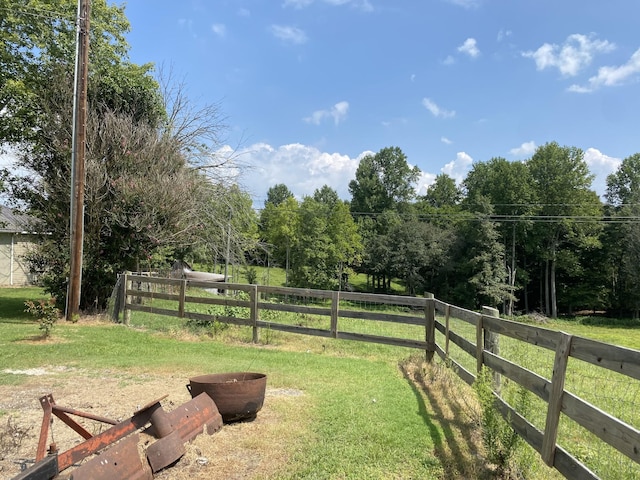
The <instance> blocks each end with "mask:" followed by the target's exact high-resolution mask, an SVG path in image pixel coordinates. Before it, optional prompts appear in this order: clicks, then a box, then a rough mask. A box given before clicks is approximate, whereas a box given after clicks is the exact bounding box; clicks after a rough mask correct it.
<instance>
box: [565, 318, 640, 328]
mask: <svg viewBox="0 0 640 480" xmlns="http://www.w3.org/2000/svg"><path fill="white" fill-rule="evenodd" d="M577 320H578V321H579V322H580V323H581V324H582V325H589V326H592V327H607V328H640V319H637V318H608V317H599V316H589V317H579V318H578V319H577Z"/></svg>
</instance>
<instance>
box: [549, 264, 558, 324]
mask: <svg viewBox="0 0 640 480" xmlns="http://www.w3.org/2000/svg"><path fill="white" fill-rule="evenodd" d="M550 267H551V268H550V272H549V296H550V297H551V298H550V302H551V318H558V304H557V300H556V260H555V255H554V258H553V259H551V265H550Z"/></svg>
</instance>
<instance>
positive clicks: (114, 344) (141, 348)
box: [0, 288, 640, 479]
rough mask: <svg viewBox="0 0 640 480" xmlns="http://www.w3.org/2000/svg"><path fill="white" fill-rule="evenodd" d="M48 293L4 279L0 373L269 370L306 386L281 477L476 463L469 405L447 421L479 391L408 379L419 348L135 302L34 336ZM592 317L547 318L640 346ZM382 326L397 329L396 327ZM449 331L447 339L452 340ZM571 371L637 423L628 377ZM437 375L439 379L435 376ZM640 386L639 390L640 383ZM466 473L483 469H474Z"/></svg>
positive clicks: (0, 376)
mask: <svg viewBox="0 0 640 480" xmlns="http://www.w3.org/2000/svg"><path fill="white" fill-rule="evenodd" d="M42 297H43V295H42V293H41V292H40V290H38V289H35V288H34V289H2V290H0V384H4V385H11V386H12V388H15V389H19V388H20V384H21V382H22V381H26V378H21V376H20V375H14V374H11V375H9V374H6V373H2V370H4V369H26V368H37V367H42V366H46V365H56V364H63V365H66V366H69V367H75V368H79V369H85V370H89V371H95V372H97V373H98V374H99V372H100V371H102V370H111V369H118V370H121V371H125V372H133V373H136V372H141V371H142V372H156V373H158V372H159V373H161V372H167V371H171V372H183V373H184V376H185V378H188V377H189V376H191V375H194V374H201V373H215V372H224V371H261V372H264V373H266V374H267V375H268V378H269V387H271V388H283V389H295V390H300V391H303V392H304V393H305V415H306V416H307V418H308V420H309V422H308V425H307V426H305V428H304V433H303V434H302V437H301V439H300V441H299V442H297V444H296V447H295V449H294V451H292V452H291V459H292V461H291V462H289V463H288V464H287V465H286V466H283V468H282V469H281V470H279V471H278V473H277V474H276V476H274V477H270V478H357V479H359V478H433V479H436V478H459V477H458V476H457V475H454V473H453V472H458V473H459V472H461V471H465V470H464V468H462V469H460V468H459V464H461V463H464V462H466V461H469V459H470V458H473V457H474V456H475V454H474V453H472V452H473V451H474V450H473V447H471V446H469V445H467V446H466V447H465V448H462V447H461V446H460V445H463V444H466V443H468V442H466V441H465V440H461V438H463V439H464V438H465V435H470V432H469V431H467V432H466V433H465V432H464V431H462V433H457V434H456V433H453V432H454V430H455V429H458V428H461V424H463V423H464V422H463V421H462V420H463V417H464V415H463V414H462V413H461V410H460V408H459V407H456V408H453V407H451V408H453V411H454V412H458V413H456V414H455V415H454V419H453V420H445V419H444V413H443V411H444V410H446V409H447V408H450V406H451V405H452V404H453V405H454V406H455V405H456V402H460V401H461V399H462V398H464V397H466V396H473V393H470V391H465V393H462V394H461V393H460V391H456V392H454V393H453V394H448V393H446V392H447V389H446V388H440V387H436V388H433V389H432V390H431V391H430V394H429V395H425V394H424V391H423V390H421V389H419V388H416V385H415V384H414V383H412V381H410V380H409V379H408V378H407V376H406V374H405V373H406V372H404V371H403V367H402V365H403V364H404V362H405V361H406V360H407V359H408V358H409V357H410V356H413V357H415V356H416V355H418V356H419V355H420V353H418V354H416V353H415V351H412V350H409V349H403V348H399V347H390V346H385V345H374V344H368V343H362V342H349V341H345V340H335V339H330V338H321V337H310V336H303V335H295V334H288V333H284V332H275V331H273V332H269V331H266V332H265V329H262V331H261V343H260V344H259V345H254V344H252V343H251V329H250V328H247V327H236V326H230V327H228V328H227V327H220V326H219V327H217V328H219V330H218V331H212V330H209V331H206V332H202V331H200V332H196V333H199V334H194V333H193V332H194V330H193V329H191V330H190V329H188V328H186V325H185V320H184V319H178V318H173V317H162V316H157V315H152V314H148V313H142V312H133V314H132V317H131V326H130V327H126V326H123V325H117V324H111V323H96V324H87V323H85V322H81V323H79V324H71V323H66V322H62V323H60V324H58V325H56V327H55V328H54V336H55V338H56V339H57V340H58V341H56V342H38V341H29V342H25V341H24V340H28V339H34V338H37V337H38V335H39V334H40V331H39V329H38V322H37V321H35V320H33V319H32V318H30V317H29V316H28V315H27V314H26V313H25V312H24V301H25V300H26V299H31V300H35V299H38V298H42ZM207 308H209V307H207ZM286 315H288V314H278V316H279V320H280V321H285V322H288V323H299V322H304V323H305V324H308V325H309V326H313V327H316V326H318V327H319V328H325V327H326V326H324V324H323V326H319V325H316V324H315V322H324V319H318V320H316V319H314V318H313V316H306V317H305V318H303V319H301V318H293V317H292V318H288V317H287V316H286ZM440 320H441V321H442V320H443V319H440ZM357 322H360V323H358V324H354V329H356V330H361V329H362V330H365V329H366V328H365V327H366V326H365V325H364V321H360V320H358V321H357ZM325 323H326V322H325ZM376 323H379V322H376ZM593 323H594V321H593V319H588V318H577V319H570V320H566V319H565V320H557V321H553V322H552V321H549V322H548V323H546V324H544V325H543V326H544V327H545V328H551V329H557V330H563V331H566V332H569V333H573V334H575V335H580V336H584V337H588V338H594V339H597V340H600V341H605V342H608V343H613V344H617V345H623V346H627V347H631V348H638V347H639V346H640V328H639V327H638V326H636V325H635V324H634V323H633V322H615V321H610V322H606V321H602V320H600V321H598V322H595V323H597V324H595V325H594V324H593ZM396 327H399V328H405V327H407V328H418V331H417V333H414V334H415V335H417V336H418V338H419V336H420V335H422V332H421V331H419V327H415V326H401V325H396ZM384 328H385V329H388V328H390V325H389V324H387V325H384ZM452 328H454V330H455V331H457V332H458V333H461V334H463V335H464V336H465V337H466V338H468V339H469V340H471V341H473V342H475V329H474V327H472V326H470V325H468V324H466V323H464V322H459V323H456V322H455V321H453V323H452ZM370 333H371V332H370ZM373 333H376V334H383V335H388V334H389V332H388V331H386V330H385V331H375V332H373ZM400 333H401V334H402V335H406V333H407V332H405V331H401V332H400ZM438 335H439V337H438V342H439V343H440V344H441V345H442V344H443V339H442V338H441V335H440V334H438ZM500 346H501V354H502V355H504V356H505V357H506V358H508V359H510V360H512V361H515V362H516V363H519V364H521V365H524V366H525V367H526V368H529V369H531V370H533V371H536V372H537V373H540V374H541V375H543V376H546V377H547V378H550V374H551V372H550V369H551V367H552V362H553V352H548V351H545V350H543V349H536V348H535V347H533V346H525V347H524V348H523V346H522V344H521V343H518V342H515V341H512V340H510V339H508V338H506V337H504V339H503V340H502V341H501V345H500ZM452 356H453V357H454V358H456V356H458V358H457V360H458V361H460V362H461V363H463V364H464V365H465V366H466V367H467V368H469V370H470V371H472V372H473V371H474V368H475V359H474V358H471V357H469V356H468V355H466V354H461V353H460V352H459V351H458V352H456V349H455V348H453V347H452ZM571 369H573V370H571ZM570 372H573V374H572V375H573V376H572V377H569V378H568V379H567V388H568V389H569V390H570V391H572V392H574V393H577V394H579V395H580V396H583V397H584V398H586V399H587V400H588V401H590V402H592V403H594V404H595V405H596V406H599V407H600V408H603V409H604V410H606V411H610V412H612V413H613V414H615V415H617V416H620V418H624V419H625V421H629V422H630V423H632V424H633V425H635V426H636V427H637V426H638V425H637V423H635V422H638V420H637V419H636V413H635V410H636V408H635V405H636V404H635V401H634V398H635V396H634V395H636V393H634V394H633V395H632V397H633V398H626V396H624V395H623V396H620V395H621V394H622V392H625V391H629V390H628V388H629V382H626V380H625V383H624V385H623V384H621V383H616V382H620V380H617V379H615V378H608V377H606V376H602V369H596V368H591V367H588V366H585V365H580V364H579V363H576V362H572V363H570ZM428 375H431V377H433V378H435V377H436V376H437V375H435V376H434V375H432V374H428ZM431 377H430V378H431ZM594 379H595V380H594ZM594 381H595V383H596V385H597V386H596V387H594V386H593V382H594ZM426 385H427V387H429V386H430V385H431V383H430V382H426ZM436 385H437V384H436ZM634 388H635V387H634ZM633 392H637V394H640V388H637V389H636V390H633ZM438 397H440V398H438ZM466 402H468V400H465V401H464V402H463V404H464V403H466ZM532 405H533V407H532V408H531V411H530V412H529V413H528V415H526V416H527V418H529V420H530V421H532V422H533V423H534V424H536V425H539V426H540V428H541V429H542V428H544V415H545V414H544V412H545V411H546V405H545V404H543V403H542V402H538V403H535V402H534V403H533V404H532ZM611 409H614V410H611ZM616 409H617V410H616ZM2 413H3V412H2V411H0V416H1V415H2ZM461 415H462V417H461ZM625 416H627V418H625ZM467 428H473V425H471V426H469V425H467ZM559 438H560V443H561V444H563V445H568V446H570V447H571V448H572V449H573V450H570V451H571V453H573V454H574V455H576V456H577V457H578V458H579V459H580V460H582V461H584V462H585V463H587V464H588V465H589V466H590V467H591V466H592V465H595V467H592V468H593V469H594V470H595V471H596V472H598V473H599V474H601V477H602V478H622V479H627V478H629V479H631V478H636V475H637V474H638V469H637V467H636V466H635V464H633V463H632V462H631V463H629V462H627V463H624V462H623V461H622V460H621V459H620V457H621V455H620V454H617V453H615V452H611V450H610V449H608V448H607V447H606V446H605V447H603V445H604V444H602V442H599V443H597V442H596V441H595V440H594V442H595V443H590V442H591V441H592V440H593V439H591V440H589V435H588V434H586V433H585V432H583V431H581V430H579V429H578V430H576V429H575V428H573V427H572V426H570V425H567V424H566V422H565V423H564V424H563V423H561V431H560V437H559ZM447 449H449V450H447ZM451 451H453V452H454V453H450V452H451ZM447 452H449V453H447ZM532 452H533V451H532V450H531V451H530V452H528V453H526V455H525V457H526V458H529V461H530V463H529V467H528V471H527V477H526V478H534V479H542V478H556V476H557V472H554V471H552V470H549V469H547V468H546V467H544V466H543V465H541V461H540V460H539V458H538V457H537V456H536V455H532ZM452 465H453V466H452ZM465 468H466V467H465ZM461 475H462V474H461ZM462 477H466V478H476V476H475V475H470V474H469V471H468V470H466V474H464V475H462Z"/></svg>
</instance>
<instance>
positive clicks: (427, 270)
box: [386, 219, 448, 295]
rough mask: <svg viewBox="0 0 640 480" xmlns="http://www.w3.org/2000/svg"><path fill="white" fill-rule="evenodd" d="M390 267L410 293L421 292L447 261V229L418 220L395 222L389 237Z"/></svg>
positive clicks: (391, 271)
mask: <svg viewBox="0 0 640 480" xmlns="http://www.w3.org/2000/svg"><path fill="white" fill-rule="evenodd" d="M386 239H387V241H388V242H389V246H390V247H391V248H390V252H389V270H390V273H391V274H392V275H393V276H394V277H397V278H399V279H401V280H402V281H403V283H404V285H405V288H406V291H407V293H408V294H410V295H415V294H417V293H422V292H423V291H424V290H425V287H426V286H427V285H429V286H431V284H430V281H431V280H432V278H433V276H434V274H435V273H436V272H437V271H438V270H439V269H440V268H441V266H442V265H443V264H444V261H445V258H446V253H447V250H448V246H447V242H446V234H445V232H444V231H443V230H442V229H440V228H439V227H437V226H436V225H433V224H431V225H430V224H429V223H427V222H424V221H419V220H417V219H410V220H408V221H405V222H402V223H398V224H396V225H394V226H393V227H392V228H391V230H390V232H389V235H388V237H386Z"/></svg>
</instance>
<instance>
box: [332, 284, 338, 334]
mask: <svg viewBox="0 0 640 480" xmlns="http://www.w3.org/2000/svg"><path fill="white" fill-rule="evenodd" d="M339 311H340V292H338V291H336V292H331V338H338V314H339Z"/></svg>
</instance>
